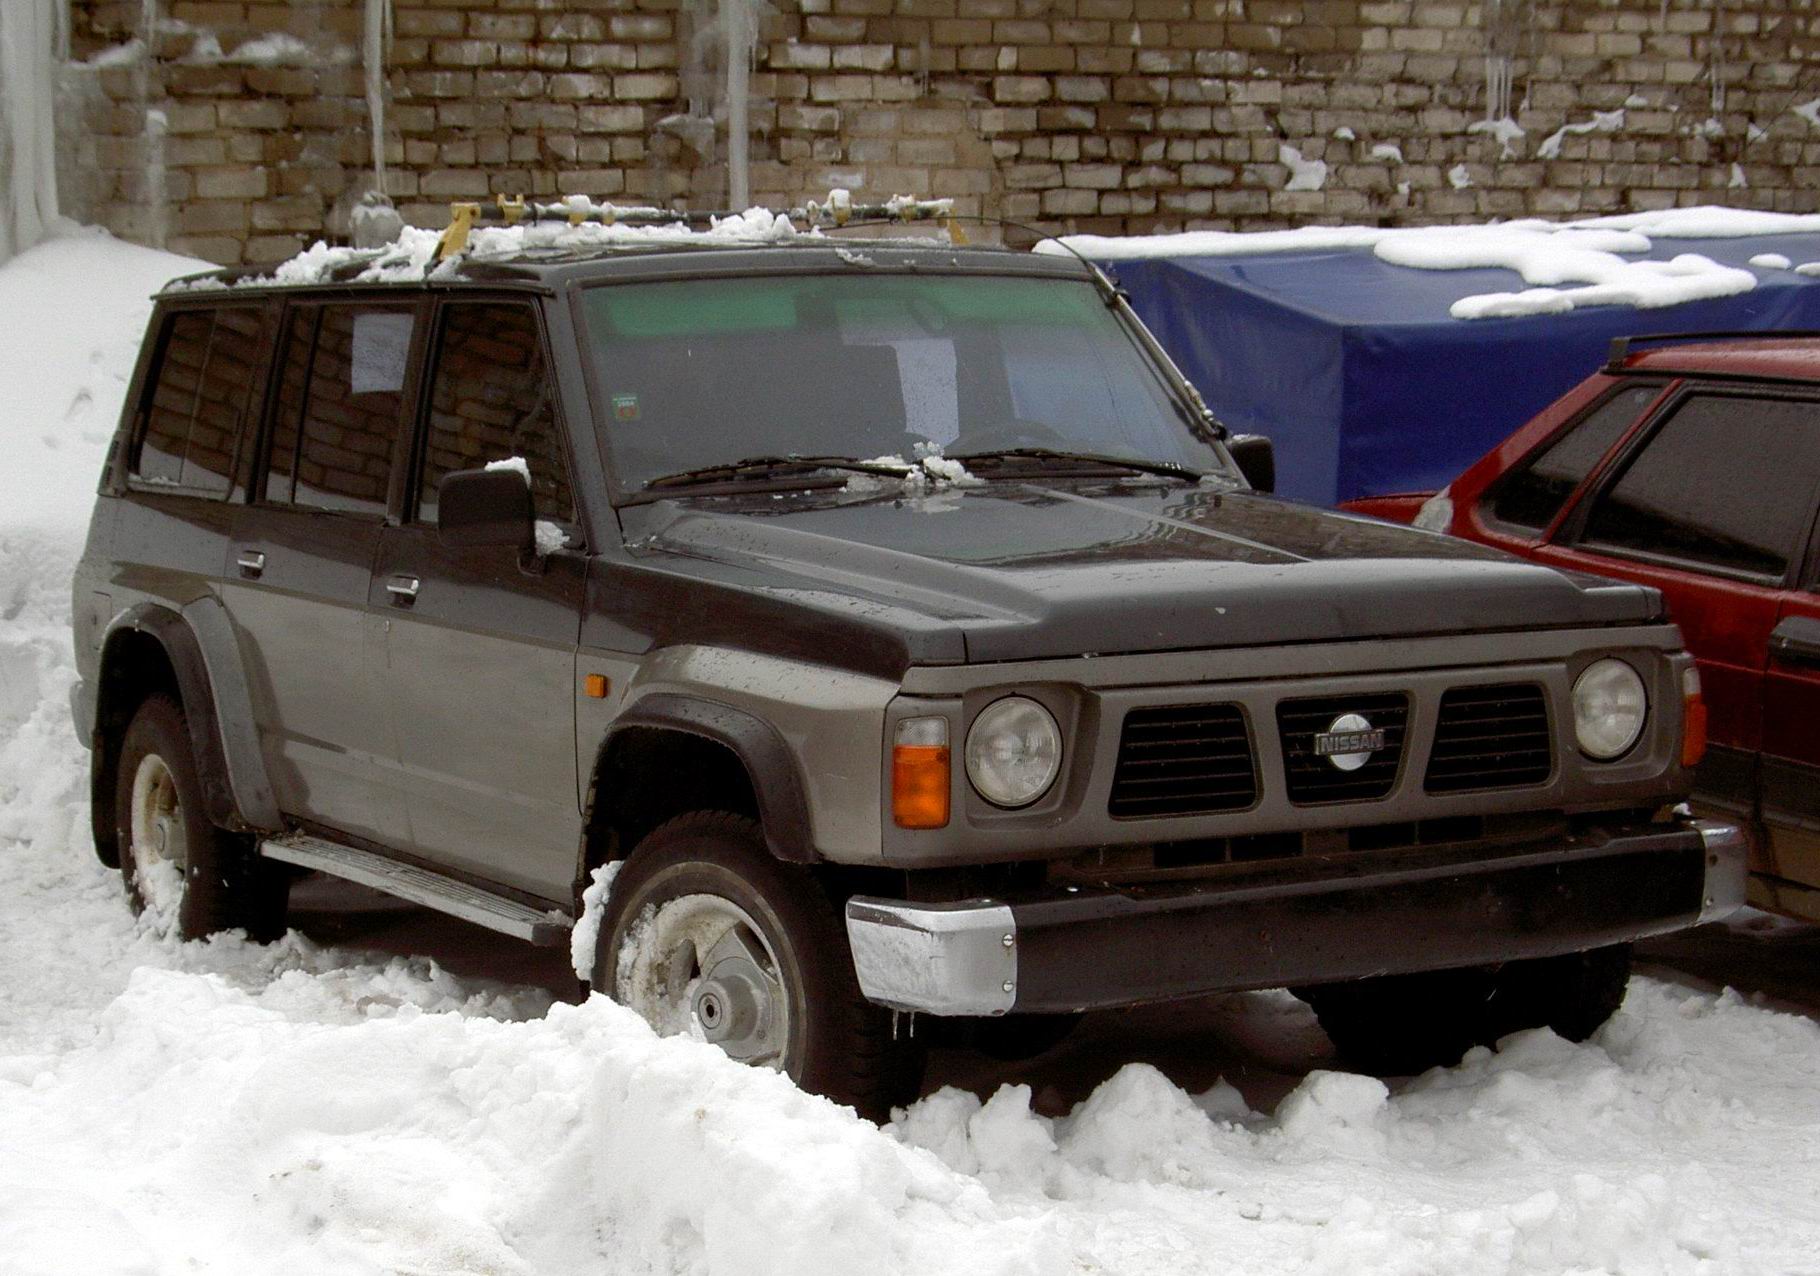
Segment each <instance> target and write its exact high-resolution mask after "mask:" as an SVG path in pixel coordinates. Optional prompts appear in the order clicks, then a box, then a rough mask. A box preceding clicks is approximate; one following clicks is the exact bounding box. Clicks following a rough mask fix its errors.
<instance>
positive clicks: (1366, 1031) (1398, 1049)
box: [1295, 944, 1630, 1076]
mask: <svg viewBox="0 0 1820 1276" xmlns="http://www.w3.org/2000/svg"><path fill="white" fill-rule="evenodd" d="M1629 982H1630V945H1629V944H1614V945H1612V946H1611V947H1608V948H1595V949H1592V950H1590V951H1588V952H1583V953H1568V954H1566V955H1564V956H1561V957H1542V958H1536V959H1532V960H1529V961H1513V962H1506V963H1505V964H1504V965H1502V966H1493V967H1475V968H1471V969H1466V970H1436V971H1429V972H1425V973H1422V974H1414V975H1381V976H1378V977H1377V978H1374V979H1360V980H1356V981H1354V982H1352V983H1346V984H1325V985H1322V986H1320V987H1317V988H1298V989H1296V990H1295V992H1296V995H1297V996H1299V997H1300V998H1302V1000H1304V1001H1306V1002H1307V1003H1308V1004H1309V1007H1310V1008H1311V1009H1313V1011H1314V1013H1315V1018H1316V1019H1318V1020H1320V1023H1321V1027H1322V1028H1323V1029H1324V1030H1326V1033H1327V1036H1328V1037H1329V1039H1331V1040H1332V1042H1333V1044H1334V1048H1335V1049H1336V1050H1338V1051H1339V1053H1340V1057H1341V1058H1342V1059H1344V1060H1345V1061H1346V1062H1347V1063H1348V1064H1350V1065H1352V1066H1353V1067H1356V1068H1358V1069H1360V1070H1361V1071H1364V1072H1372V1073H1379V1074H1383V1075H1387V1076H1405V1075H1408V1074H1411V1073H1416V1072H1422V1071H1424V1070H1426V1069H1428V1068H1436V1067H1448V1066H1451V1065H1453V1064H1456V1063H1458V1062H1459V1061H1460V1056H1461V1055H1463V1054H1465V1053H1466V1052H1467V1051H1468V1050H1470V1049H1471V1048H1472V1047H1473V1046H1480V1045H1484V1046H1489V1045H1492V1044H1494V1043H1495V1042H1497V1041H1498V1039H1499V1038H1501V1037H1506V1036H1509V1035H1510V1034H1511V1033H1513V1032H1520V1031H1522V1030H1523V1029H1525V1028H1552V1029H1553V1030H1554V1031H1555V1032H1557V1033H1559V1034H1560V1035H1561V1036H1563V1037H1565V1038H1566V1039H1567V1040H1569V1041H1584V1040H1586V1039H1587V1038H1588V1037H1590V1036H1592V1034H1593V1033H1594V1032H1597V1031H1598V1030H1599V1028H1600V1026H1601V1025H1603V1024H1604V1023H1605V1021H1606V1020H1607V1019H1610V1018H1611V1017H1612V1015H1614V1014H1615V1013H1617V1010H1618V1007H1619V1006H1620V1005H1622V1004H1623V1001H1624V990H1625V988H1626V987H1627V986H1628V984H1629Z"/></svg>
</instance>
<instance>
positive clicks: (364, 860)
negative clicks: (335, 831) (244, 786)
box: [259, 833, 575, 948]
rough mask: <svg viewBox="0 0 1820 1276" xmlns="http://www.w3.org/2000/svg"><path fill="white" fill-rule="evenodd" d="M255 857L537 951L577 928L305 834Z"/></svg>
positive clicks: (560, 917) (564, 917) (555, 914)
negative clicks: (404, 902)
mask: <svg viewBox="0 0 1820 1276" xmlns="http://www.w3.org/2000/svg"><path fill="white" fill-rule="evenodd" d="M259 853H260V854H261V855H263V856H265V857H266V858H267V859H273V860H283V861H284V862H285V863H286V864H297V865H301V866H302V867H304V868H313V869H318V870H320V871H322V872H324V873H327V874H329V875H330V876H331V877H345V878H347V880H348V881H350V882H359V883H360V884H361V885H362V886H371V887H372V888H373V889H374V890H379V891H384V892H385V893H386V894H388V895H396V896H397V897H398V898H399V899H408V900H410V901H411V902H412V903H413V904H422V905H423V906H424V907H426V908H434V909H436V910H437V911H438V912H443V913H447V914H449V915H450V916H451V917H459V918H461V919H462V920H463V921H470V922H473V923H474V924H475V925H477V926H485V927H486V928H487V929H488V930H496V931H499V932H500V933H501V934H505V935H512V936H515V937H517V938H519V939H523V940H528V941H530V942H531V943H533V944H536V945H537V946H538V947H539V948H555V947H558V946H560V945H563V944H566V943H568V942H569V932H570V931H571V930H573V929H574V926H575V921H574V919H573V918H571V917H570V916H569V915H568V914H567V913H563V912H560V911H558V910H556V909H551V910H549V911H548V912H538V911H537V910H536V909H534V908H531V907H529V906H527V905H524V904H520V903H517V902H516V901H514V900H509V899H505V898H503V897H502V896H499V895H495V894H493V893H492V892H491V891H487V890H483V889H482V888H480V887H478V886H470V885H468V884H467V883H466V882H455V881H450V880H449V879H448V878H446V877H443V876H440V875H439V874H436V873H432V872H430V871H429V870H428V869H423V868H418V867H417V866H416V865H414V864H402V863H400V862H399V861H397V860H394V859H387V858H386V857H385V856H383V855H376V854H374V853H373V852H372V851H363V850H360V849H358V848H357V847H353V846H343V845H342V844H341V843H339V842H330V841H328V840H326V839H324V838H320V837H310V836H309V835H308V834H304V833H294V834H292V835H291V836H289V837H276V838H272V839H270V840H269V841H265V842H261V843H260V845H259Z"/></svg>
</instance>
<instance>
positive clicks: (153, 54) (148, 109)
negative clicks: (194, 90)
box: [138, 0, 170, 248]
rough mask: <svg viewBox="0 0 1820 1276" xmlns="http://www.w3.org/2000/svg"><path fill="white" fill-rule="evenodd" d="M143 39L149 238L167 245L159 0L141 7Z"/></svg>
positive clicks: (141, 93)
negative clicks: (157, 91) (158, 91)
mask: <svg viewBox="0 0 1820 1276" xmlns="http://www.w3.org/2000/svg"><path fill="white" fill-rule="evenodd" d="M139 39H140V40H141V42H143V44H144V45H145V56H144V57H142V58H141V59H140V60H139V69H138V80H139V111H140V114H141V117H142V118H143V119H144V121H145V124H144V129H143V131H142V133H141V135H140V136H141V140H142V141H143V143H144V145H143V148H142V151H143V153H142V155H141V157H140V163H141V166H142V167H141V169H140V176H141V177H142V178H143V179H144V183H145V203H146V227H145V240H146V243H148V244H150V245H151V246H152V247H153V248H163V247H164V245H165V241H166V240H167V239H168V238H169V237H170V200H169V190H168V170H167V167H166V163H165V153H164V152H165V147H164V137H165V133H166V132H167V131H168V128H169V125H170V117H169V116H167V115H166V114H165V113H164V110H163V108H161V107H158V106H154V105H153V103H152V96H153V91H154V88H155V86H154V84H153V77H154V76H155V75H156V74H157V66H158V0H143V3H142V4H141V6H140V9H139Z"/></svg>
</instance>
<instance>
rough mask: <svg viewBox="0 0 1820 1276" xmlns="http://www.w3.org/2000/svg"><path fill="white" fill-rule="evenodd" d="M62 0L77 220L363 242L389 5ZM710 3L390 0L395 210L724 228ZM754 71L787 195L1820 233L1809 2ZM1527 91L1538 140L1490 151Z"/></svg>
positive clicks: (1317, 24) (999, 209)
mask: <svg viewBox="0 0 1820 1276" xmlns="http://www.w3.org/2000/svg"><path fill="white" fill-rule="evenodd" d="M73 7H74V11H75V30H76V49H75V52H76V56H77V57H78V58H79V59H86V60H87V61H86V62H85V63H82V64H76V65H72V66H71V67H70V68H69V69H68V70H67V71H66V73H65V76H64V98H63V102H64V109H63V111H62V131H63V139H64V140H63V147H62V150H63V155H62V169H61V172H62V181H63V185H64V189H65V192H66V203H68V204H70V205H73V206H74V208H75V210H76V211H77V213H78V215H86V216H88V217H90V218H91V219H93V220H95V221H98V222H101V223H102V224H104V225H107V226H110V227H111V228H113V229H114V230H116V231H117V232H119V233H121V234H123V235H126V236H128V237H131V238H134V239H138V240H141V241H143V242H154V243H156V242H162V243H165V244H168V245H169V246H170V247H172V248H176V249H179V250H182V251H187V252H192V253H196V254H198V255H201V256H205V257H210V258H213V259H216V260H221V261H235V260H241V259H248V258H251V259H259V258H271V257H274V256H280V255H283V254H286V253H288V252H290V251H292V250H294V249H295V248H297V247H299V246H300V245H302V244H303V243H304V242H306V241H307V240H310V239H313V238H315V237H317V236H320V235H324V234H329V235H335V234H345V232H346V228H347V210H348V207H349V205H350V203H351V202H352V201H353V200H354V199H355V198H357V197H358V195H359V194H360V193H361V192H363V191H365V190H366V189H368V188H369V187H370V186H371V185H372V183H373V178H372V170H373V158H372V155H373V150H372V139H371V134H370V120H371V113H370V111H369V108H368V104H367V98H366V81H365V72H364V69H363V56H362V31H363V22H364V20H365V4H364V0H294V2H292V3H238V2H220V3H217V2H213V0H209V2H204V0H159V5H158V9H159V13H160V18H161V21H160V23H159V26H158V29H157V30H156V31H155V32H153V33H151V38H150V39H149V40H147V39H146V38H145V37H146V35H147V33H146V32H144V31H142V30H141V27H142V26H143V16H142V15H143V11H144V5H143V4H142V2H141V0H76V2H75V4H74V6H73ZM718 12H719V9H718V6H717V5H716V4H715V3H714V2H713V0H395V7H394V11H393V19H394V34H393V38H392V40H391V42H390V47H389V50H388V52H387V54H386V56H385V59H384V81H383V82H384V93H383V98H384V105H385V115H384V132H383V152H384V159H385V162H386V165H387V172H386V179H385V184H386V188H387V190H388V191H389V193H390V194H391V195H392V196H393V197H394V198H395V199H396V200H397V202H398V203H399V205H400V207H401V209H402V210H403V211H404V212H405V214H406V216H407V217H409V218H410V219H412V220H414V221H419V222H422V223H425V224H432V225H441V224H443V222H444V221H445V220H446V212H447V202H448V201H449V200H450V199H458V198H467V197H473V196H478V195H484V194H487V193H489V192H496V193H506V194H515V193H521V192H522V193H527V194H532V195H539V196H555V195H559V194H565V193H569V192H576V191H579V192H585V193H587V194H590V195H594V196H597V197H601V198H606V199H612V200H617V201H622V202H647V201H649V202H662V201H671V202H680V203H687V204H689V205H691V206H697V207H702V206H720V205H721V204H723V203H724V202H725V201H726V199H727V190H728V173H727V164H726V139H725V119H726V116H727V109H726V103H725V101H724V88H723V85H724V76H723V74H722V70H721V59H722V57H723V42H722V41H721V40H720V39H719V36H718V27H717V26H716V25H715V23H716V18H717V15H718ZM133 40H140V41H142V44H141V45H140V46H139V48H138V55H137V56H135V47H134V46H132V45H130V44H129V43H128V42H129V41H133ZM753 67H754V69H753V72H752V75H751V84H750V88H751V95H750V108H749V110H750V122H751V157H752V158H751V168H750V179H751V194H752V198H753V200H754V201H755V202H760V203H768V204H773V205H782V204H788V203H792V202H797V201H800V200H801V199H804V198H807V197H818V196H821V195H822V194H823V193H824V192H826V191H827V190H828V188H830V187H832V186H846V187H848V188H850V189H852V190H853V191H854V192H855V194H856V195H857V196H860V197H865V198H870V197H875V196H876V197H885V196H889V195H892V194H896V193H915V194H919V195H934V196H952V197H954V198H955V199H956V201H957V204H958V205H959V206H960V208H961V209H962V210H963V211H967V212H978V213H983V214H985V215H988V216H992V217H1003V218H1008V219H1012V220H1016V221H1021V222H1029V223H1035V224H1037V225H1040V226H1041V227H1042V228H1044V229H1046V230H1050V229H1075V230H1088V231H1099V232H1107V233H1128V232H1147V231H1160V230H1175V229H1182V228H1220V229H1255V228H1263V227H1274V226H1284V225H1290V224H1297V223H1305V222H1323V221H1325V222H1332V221H1346V222H1365V223H1383V224H1415V223H1421V222H1432V221H1455V220H1462V219H1468V218H1486V217H1494V216H1495V217H1509V216H1516V215H1522V214H1532V213H1534V214H1544V215H1559V214H1571V213H1594V212H1605V211H1617V210H1628V209H1645V208H1659V207H1666V206H1670V205H1675V204H1692V203H1715V202H1723V203H1732V204H1740V205H1747V206H1753V207H1761V208H1775V209H1784V210H1793V211H1814V210H1815V209H1816V208H1820V124H1816V123H1813V122H1810V120H1809V119H1808V118H1807V117H1805V116H1803V115H1801V114H1799V113H1797V112H1796V111H1795V110H1794V108H1795V107H1797V106H1801V105H1803V104H1805V103H1807V102H1809V101H1812V100H1814V99H1820V12H1817V11H1816V8H1815V6H1814V5H1813V4H1812V3H1811V0H1666V3H1665V0H1566V2H1564V3H1556V4H1548V3H1543V2H1542V0H1486V2H1485V3H1482V4H1473V3H1464V2H1461V0H1435V2H1428V0H771V3H770V4H769V5H768V6H766V7H764V8H763V9H762V13H761V17H760V20H759V39H758V43H757V47H756V50H755V52H754V61H753ZM1505 68H1507V69H1508V75H1504V74H1501V71H1502V70H1503V69H1505ZM1506 94H1507V97H1506ZM1506 100H1507V101H1508V103H1509V109H1510V112H1511V114H1512V115H1514V117H1515V121H1516V123H1517V125H1518V126H1520V127H1521V128H1522V129H1523V130H1524V132H1523V134H1522V136H1518V137H1512V136H1508V135H1507V136H1506V137H1503V138H1501V137H1500V136H1498V135H1497V133H1496V131H1495V130H1491V129H1486V128H1481V129H1478V130H1474V128H1473V126H1474V125H1475V124H1476V123H1479V122H1481V121H1484V120H1485V119H1486V117H1487V114H1488V109H1489V110H1490V111H1491V113H1493V114H1495V113H1496V112H1497V108H1499V107H1500V106H1502V104H1503V103H1504V102H1505V101H1506ZM1620 111H1622V112H1623V114H1622V116H1621V117H1620V116H1619V115H1618V114H1617V112H1620ZM148 120H149V122H148ZM1564 126H1566V127H1567V129H1568V131H1566V132H1561V133H1558V134H1557V130H1561V129H1563V127H1564ZM1286 148H1287V149H1286ZM1323 166H1324V167H1323ZM986 237H988V238H990V237H992V236H991V235H990V234H988V235H987V236H986ZM1008 237H1009V238H1012V239H1013V240H1014V241H1015V240H1016V239H1017V238H1018V236H1016V235H1015V234H1013V235H1009V236H1008Z"/></svg>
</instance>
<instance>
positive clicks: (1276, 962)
mask: <svg viewBox="0 0 1820 1276" xmlns="http://www.w3.org/2000/svg"><path fill="white" fill-rule="evenodd" d="M1696 835H1697V836H1696ZM1745 854H1746V844H1745V839H1744V837H1743V835H1742V834H1741V833H1740V832H1739V830H1738V829H1736V828H1735V827H1733V826H1732V825H1729V824H1722V823H1718V822H1716V821H1711V820H1697V821H1687V822H1684V823H1682V824H1680V825H1679V826H1669V827H1663V826H1654V827H1651V828H1648V829H1629V830H1625V831H1624V832H1621V833H1615V834H1614V835H1612V836H1610V837H1607V838H1605V839H1604V840H1603V841H1600V842H1598V843H1596V844H1590V845H1589V844H1585V843H1576V844H1574V845H1570V846H1564V847H1561V848H1558V849H1553V850H1545V849H1543V848H1536V849H1535V850H1534V851H1533V852H1532V853H1531V854H1528V855H1526V856H1523V857H1521V859H1520V860H1517V859H1505V860H1501V861H1500V860H1497V859H1493V860H1489V861H1474V862H1470V863H1465V864H1460V863H1431V864H1429V865H1427V866H1425V867H1421V868H1417V869H1408V870H1392V871H1386V872H1381V873H1370V872H1367V873H1364V874H1362V875H1355V876H1352V877H1349V878H1340V879H1328V880H1321V881H1309V880H1304V881H1302V882H1299V883H1293V882H1284V883H1281V884H1279V885H1276V886H1264V885H1256V884H1254V885H1252V886H1250V887H1248V888H1244V889H1239V890H1224V889H1221V888H1220V887H1217V886H1216V887H1212V888H1208V889H1203V890H1199V891H1191V892H1188V893H1185V894H1178V895H1176V896H1175V897H1174V898H1173V899H1149V900H1134V899H1125V898H1122V897H1119V896H1117V895H1116V894H1111V893H1105V892H1102V893H1099V894H1097V895H1095V894H1093V893H1082V894H1078V895H1073V894H1071V895H1067V896H1065V897H1059V898H1058V897H1054V896H1051V897H1047V898H1044V899H1039V900H1021V901H1003V900H993V899H973V900H961V901H958V902H955V903H941V904H922V903H912V902H908V901H903V900H890V899H877V898H871V897H866V896H858V897H855V898H854V899H852V900H849V901H848V903H847V937H848V940H849V942H850V944H851V946H852V949H853V964H854V968H855V970H856V972H857V974H858V976H859V986H860V991H861V992H863V993H864V994H865V996H866V998H867V999H868V1000H869V1001H872V1002H873V1003H875V1004H877V1005H880V1006H884V1007H887V1008H889V1009H892V1010H905V1011H914V1012H918V1013H923V1014H934V1015H974V1016H993V1015H1003V1014H1007V1013H1009V1012H1011V1011H1012V1010H1019V1011H1046V1010H1056V1009H1058V1008H1059V1009H1066V1008H1069V1007H1074V1008H1080V1009H1086V1008H1092V1007H1095V1006H1113V1005H1134V1004H1139V1003H1142V1002H1145V1001H1152V1000H1159V999H1169V998H1173V997H1179V996H1186V995H1196V994H1198V993H1203V992H1216V991H1222V990H1237V989H1240V988H1256V987H1268V986H1273V985H1275V984H1278V983H1289V984H1297V983H1316V982H1326V981H1328V980H1339V979H1351V978H1360V977H1363V976H1365V975H1369V974H1374V973H1389V972H1392V971H1397V970H1421V969H1431V968H1439V967H1444V966H1449V965H1476V964H1481V963H1486V962H1496V961H1506V960H1514V959H1519V958H1525V957H1538V956H1547V955H1551V954H1553V953H1560V952H1571V951H1577V950H1578V949H1581V948H1590V947H1597V946H1600V945H1602V944H1610V943H1618V942H1625V941H1628V940H1631V939H1639V938H1643V937H1646V936H1648V935H1654V934H1664V933H1668V932H1670V931H1675V930H1681V929H1685V928H1687V927H1689V926H1696V925H1702V924H1705V923H1707V922H1714V921H1719V920H1721V919H1723V918H1726V917H1729V916H1731V915H1732V914H1733V913H1735V912H1736V911H1738V909H1739V908H1741V907H1743V905H1744V885H1745V876H1746V873H1745ZM1658 865H1659V866H1660V868H1661V871H1660V873H1657V872H1656V871H1654V870H1655V869H1656V867H1657V866H1658ZM1633 883H1635V884H1639V889H1637V890H1635V891H1632V890H1631V889H1630V886H1631V884H1633ZM1696 891H1697V892H1698V894H1697V896H1696V893H1695V892H1696ZM1632 896H1634V897H1636V898H1631V897H1632ZM1645 896H1647V897H1648V898H1647V899H1644V898H1643V897H1645ZM1567 898H1571V899H1573V900H1575V901H1577V902H1576V903H1574V904H1573V905H1571V906H1569V907H1567V908H1566V909H1565V910H1563V908H1562V907H1561V906H1560V904H1559V901H1560V900H1561V899H1567ZM1311 904H1312V905H1314V906H1313V907H1311ZM1020 916H1021V917H1022V918H1023V919H1024V920H1025V922H1026V924H1027V927H1028V928H1029V930H1030V933H1029V934H1028V935H1026V936H1023V937H1021V938H1020V934H1019V918H1020ZM1430 919H1432V920H1433V921H1434V923H1435V928H1434V930H1433V931H1432V933H1428V927H1427V926H1426V925H1425V923H1426V922H1428V921H1429V920H1430ZM1412 936H1417V937H1419V938H1418V942H1416V943H1413V944H1412V943H1410V942H1409V940H1410V938H1411V937H1412ZM1021 950H1029V951H1027V952H1022V955H1023V956H1024V958H1025V961H1026V963H1027V964H1028V965H1029V969H1027V970H1025V971H1024V972H1023V978H1022V981H1021V982H1020V974H1019V958H1020V953H1021ZM1355 967H1356V968H1355ZM1275 976H1281V978H1275Z"/></svg>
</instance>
